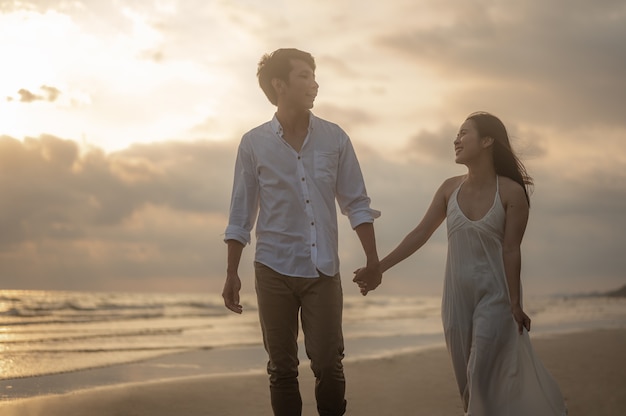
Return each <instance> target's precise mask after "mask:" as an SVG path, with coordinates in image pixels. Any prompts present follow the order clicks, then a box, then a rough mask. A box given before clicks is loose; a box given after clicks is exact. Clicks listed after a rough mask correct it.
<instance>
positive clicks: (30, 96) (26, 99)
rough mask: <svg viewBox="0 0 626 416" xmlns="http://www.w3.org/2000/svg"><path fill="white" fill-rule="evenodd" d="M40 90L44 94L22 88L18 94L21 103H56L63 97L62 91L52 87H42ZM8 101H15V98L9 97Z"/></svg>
mask: <svg viewBox="0 0 626 416" xmlns="http://www.w3.org/2000/svg"><path fill="white" fill-rule="evenodd" d="M39 90H40V91H41V92H42V94H35V93H33V92H31V91H29V90H27V89H25V88H20V90H19V91H18V92H17V94H18V95H19V96H20V98H19V101H20V102H22V103H32V102H34V101H48V102H54V101H56V100H57V98H59V95H61V91H59V90H58V89H57V88H55V87H50V86H48V85H42V86H41V87H39ZM7 101H13V97H7Z"/></svg>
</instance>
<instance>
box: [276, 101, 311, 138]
mask: <svg viewBox="0 0 626 416" xmlns="http://www.w3.org/2000/svg"><path fill="white" fill-rule="evenodd" d="M310 114H311V113H310V112H309V111H308V110H291V109H289V108H287V109H286V108H281V107H278V110H277V111H276V118H277V119H278V121H279V122H280V125H281V126H282V128H283V132H284V133H286V134H288V135H293V134H298V133H301V132H303V131H306V130H308V128H309V117H310Z"/></svg>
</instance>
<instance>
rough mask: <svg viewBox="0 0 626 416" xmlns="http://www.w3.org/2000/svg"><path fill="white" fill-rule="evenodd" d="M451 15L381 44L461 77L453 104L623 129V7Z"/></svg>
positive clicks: (526, 7)
mask: <svg viewBox="0 0 626 416" xmlns="http://www.w3.org/2000/svg"><path fill="white" fill-rule="evenodd" d="M455 4H456V3H455ZM457 6H458V4H457ZM416 7H418V6H416ZM450 14H451V16H449V19H448V20H446V21H444V20H442V21H441V22H440V23H439V24H437V25H429V26H423V27H416V28H413V29H409V28H407V27H400V28H399V29H397V30H394V31H392V32H390V33H389V34H387V35H384V36H380V37H379V38H378V43H379V44H380V45H381V46H383V47H385V48H390V49H392V50H396V51H399V52H401V53H403V54H405V55H407V56H409V57H410V58H411V59H412V60H413V61H414V62H415V64H416V65H422V66H423V65H427V66H428V67H430V69H431V70H432V71H433V73H436V74H438V75H439V77H440V78H441V79H444V80H447V81H450V80H459V81H460V84H461V85H460V88H461V90H458V91H457V92H456V94H455V97H451V98H453V100H454V101H455V102H452V103H450V102H449V101H447V100H446V102H447V103H448V104H454V105H456V106H458V107H460V108H473V107H475V105H472V104H475V103H477V102H483V103H485V102H488V103H491V104H492V106H493V107H500V106H504V107H505V108H506V107H508V108H510V107H512V106H516V108H518V109H519V108H520V107H521V112H522V115H525V116H527V118H528V119H529V120H530V121H541V122H543V123H555V124H557V123H561V122H569V123H573V124H578V123H581V122H586V121H588V120H590V119H592V120H595V121H596V122H602V123H610V124H614V125H620V126H624V125H625V123H626V121H625V119H624V117H623V114H621V111H620V107H621V105H620V103H621V102H622V101H623V97H624V96H626V79H625V78H624V76H623V74H624V73H626V49H625V48H624V47H623V44H624V42H626V7H625V6H624V4H623V2H619V1H602V2H596V3H590V2H584V1H577V2H575V4H572V2H563V1H557V2H550V3H545V2H540V1H531V2H523V3H516V4H511V3H508V2H487V3H485V4H484V5H482V6H481V7H476V4H469V3H467V4H464V6H461V7H455V8H452V7H451V8H450ZM565 103H567V105H564V104H565ZM519 111H520V110H518V112H519Z"/></svg>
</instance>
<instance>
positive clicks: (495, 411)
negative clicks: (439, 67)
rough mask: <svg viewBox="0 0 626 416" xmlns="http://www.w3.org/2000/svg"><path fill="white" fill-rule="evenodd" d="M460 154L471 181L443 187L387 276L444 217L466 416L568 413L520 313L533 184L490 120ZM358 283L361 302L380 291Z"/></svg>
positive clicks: (468, 130) (457, 146)
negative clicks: (523, 251)
mask: <svg viewBox="0 0 626 416" xmlns="http://www.w3.org/2000/svg"><path fill="white" fill-rule="evenodd" d="M454 151H455V155H456V157H455V161H456V163H459V164H463V165H465V166H466V167H467V174H466V175H462V176H457V177H453V178H450V179H447V180H446V181H445V182H444V183H443V184H442V185H441V187H440V188H439V189H438V190H437V192H436V193H435V196H434V198H433V201H432V203H431V205H430V207H429V208H428V210H427V211H426V214H425V215H424V218H423V219H422V221H421V222H420V223H419V224H418V225H417V227H415V229H413V230H412V231H411V232H410V233H409V234H408V235H407V236H406V237H405V238H404V239H403V240H402V242H401V243H400V244H399V245H398V246H397V247H396V248H395V249H394V250H393V251H392V252H391V253H389V255H387V256H386V257H385V258H384V259H383V260H381V263H380V267H381V270H382V271H383V272H385V271H387V270H389V269H390V268H391V267H393V266H395V265H396V264H398V263H399V262H401V261H402V260H404V259H406V258H407V257H409V256H410V255H412V254H413V253H415V251H417V250H418V249H419V248H420V247H421V246H422V245H424V243H426V241H427V240H428V239H429V238H430V236H431V235H432V234H433V232H434V231H435V230H436V229H437V228H438V227H439V225H441V223H442V222H443V220H444V219H446V220H447V221H446V222H447V228H448V257H447V262H446V274H445V281H444V291H443V301H442V320H443V325H444V334H445V339H446V345H447V347H448V351H449V353H450V356H451V358H452V365H453V368H454V373H455V376H456V380H457V384H458V387H459V391H460V393H461V397H462V400H463V405H464V408H465V414H466V416H470V415H471V416H543V415H554V416H562V415H565V414H567V411H566V408H565V404H564V400H563V396H562V394H561V392H560V390H559V387H558V385H557V384H556V382H555V381H554V380H553V378H552V377H551V376H550V374H549V373H548V372H547V370H546V369H545V368H544V367H543V365H542V364H541V361H540V360H539V359H538V358H537V356H536V355H535V354H534V352H533V349H532V347H531V344H530V339H529V337H528V331H529V330H530V318H529V317H528V315H526V313H524V310H523V308H522V293H521V287H520V286H521V285H520V265H521V255H520V245H521V242H522V237H523V236H524V231H525V229H526V223H527V220H528V210H529V197H528V190H527V187H529V186H531V185H532V180H531V178H530V177H529V176H528V175H527V173H526V170H525V168H524V166H523V165H522V163H521V162H520V161H519V159H518V158H517V157H516V156H515V154H514V152H513V150H512V149H511V145H510V143H509V137H508V134H507V131H506V128H505V127H504V125H503V124H502V122H501V121H500V120H499V119H498V118H497V117H495V116H493V115H491V114H488V113H484V112H479V113H474V114H471V115H470V116H469V117H468V118H467V120H465V122H464V123H463V124H462V125H461V127H460V129H459V132H458V134H457V137H456V140H455V141H454ZM354 281H355V282H356V283H357V284H358V285H359V287H360V289H361V293H362V294H363V295H365V294H367V292H368V291H370V290H374V289H375V288H376V287H377V286H378V285H379V284H380V283H381V282H380V280H379V281H371V280H367V277H366V276H365V275H364V274H362V272H361V270H358V271H357V274H356V276H355V278H354ZM524 330H525V331H524Z"/></svg>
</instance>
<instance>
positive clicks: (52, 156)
mask: <svg viewBox="0 0 626 416" xmlns="http://www.w3.org/2000/svg"><path fill="white" fill-rule="evenodd" d="M233 164H234V149H233V145H232V144H230V145H226V144H219V143H211V142H193V143H176V142H169V143H158V144H152V145H145V146H144V145H136V146H132V147H130V148H128V149H125V150H124V151H120V152H116V153H112V154H105V153H104V152H103V151H102V150H100V149H97V148H91V149H87V150H86V151H82V150H81V149H80V148H79V145H78V144H77V143H75V142H73V141H71V140H64V139H60V138H57V137H53V136H41V137H39V138H28V139H26V140H24V141H23V142H22V141H19V140H16V139H13V138H10V137H7V136H4V137H2V138H0V188H1V189H3V192H4V194H3V198H2V199H1V202H0V213H1V216H0V229H1V230H2V232H1V233H0V258H1V259H2V262H3V271H2V273H1V275H0V280H1V281H2V286H3V287H15V286H16V285H17V286H20V285H23V286H28V287H30V288H34V287H37V285H40V286H41V287H46V286H49V287H53V286H54V285H53V284H50V282H49V281H48V279H52V277H53V276H55V277H58V279H59V280H56V281H54V282H55V283H54V284H56V285H58V286H60V287H64V286H66V287H71V288H80V287H82V288H88V287H93V286H94V285H96V286H98V285H100V284H105V282H106V279H107V273H109V277H110V278H117V279H122V280H123V278H126V279H129V282H132V281H135V280H143V279H147V278H155V279H158V278H159V276H168V277H171V278H174V277H180V278H183V277H185V276H189V275H193V276H195V277H198V276H205V275H206V273H207V271H208V270H210V269H211V267H208V265H207V263H206V262H207V260H208V259H212V260H214V261H215V264H218V263H217V259H215V258H214V255H215V253H218V252H219V251H218V250H216V249H214V250H210V249H209V246H215V248H219V247H220V245H222V244H223V243H222V242H221V238H220V236H219V235H220V234H221V233H222V232H223V229H224V227H225V222H226V219H225V215H226V212H227V209H228V195H229V194H230V186H231V183H232V179H231V177H232V166H233ZM5 266H6V267H5ZM212 267H215V266H212ZM85 275H90V276H93V277H94V279H95V277H97V276H99V277H101V278H102V279H103V280H102V281H100V282H98V279H95V280H93V281H84V280H82V281H81V276H85ZM17 282H21V283H19V284H18V283H17ZM46 282H48V283H46ZM201 283H202V282H201V281H196V284H197V285H201Z"/></svg>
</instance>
